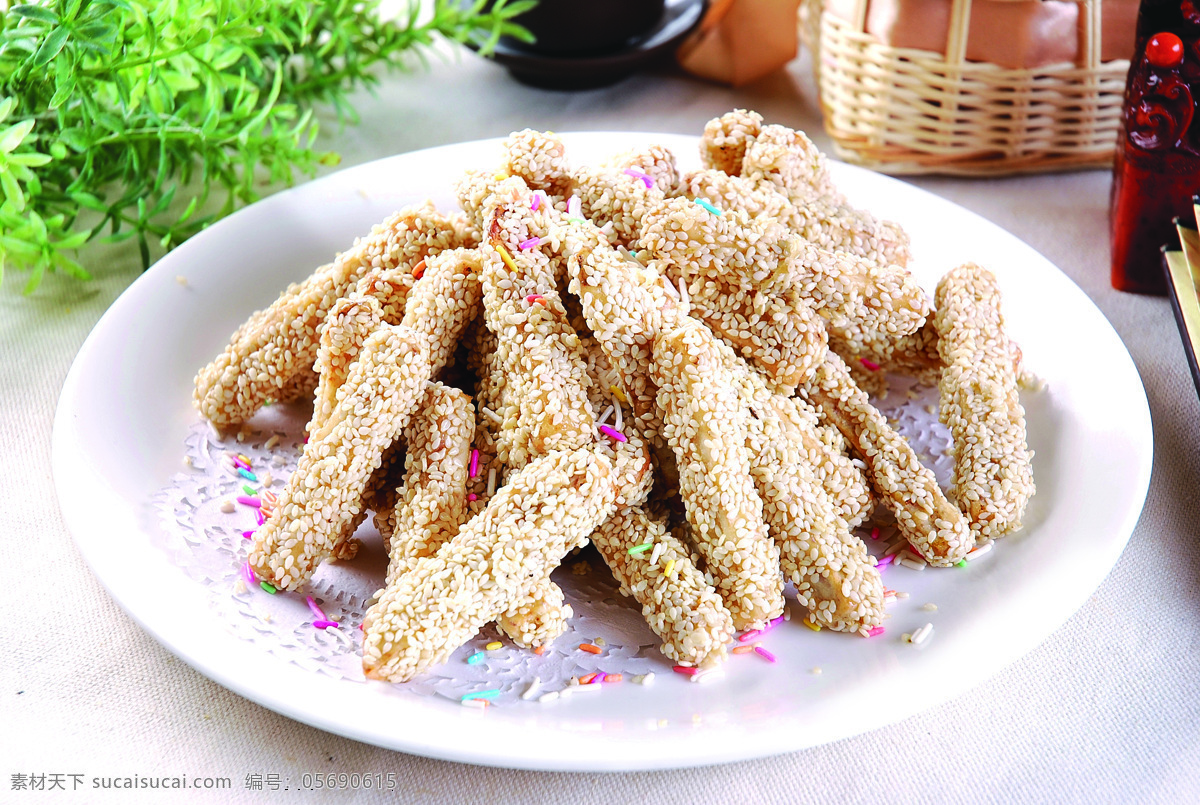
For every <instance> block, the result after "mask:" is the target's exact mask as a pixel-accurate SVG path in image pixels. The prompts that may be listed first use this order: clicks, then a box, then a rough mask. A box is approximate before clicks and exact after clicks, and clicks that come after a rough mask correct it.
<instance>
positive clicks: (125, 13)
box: [0, 0, 534, 293]
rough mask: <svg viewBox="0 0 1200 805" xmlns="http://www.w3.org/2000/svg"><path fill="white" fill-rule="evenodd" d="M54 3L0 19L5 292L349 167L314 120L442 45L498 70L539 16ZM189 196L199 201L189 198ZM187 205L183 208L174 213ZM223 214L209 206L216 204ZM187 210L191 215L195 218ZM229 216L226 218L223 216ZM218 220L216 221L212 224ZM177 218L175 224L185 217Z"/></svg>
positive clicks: (239, 1)
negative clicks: (484, 56)
mask: <svg viewBox="0 0 1200 805" xmlns="http://www.w3.org/2000/svg"><path fill="white" fill-rule="evenodd" d="M379 5H380V3H379V0H357V1H352V0H163V1H162V2H158V0H49V1H48V2H44V3H40V4H36V5H35V4H29V5H17V6H13V7H12V8H10V9H9V10H8V11H6V12H3V13H2V15H0V191H2V193H3V203H2V204H0V281H3V277H4V271H5V266H7V267H8V269H9V270H10V271H12V270H18V271H23V272H28V274H29V276H28V279H27V281H26V282H25V291H26V293H31V292H33V291H34V290H35V289H36V288H37V287H38V285H39V284H40V283H41V281H42V279H43V277H44V276H45V274H46V273H47V272H51V271H62V272H65V273H66V274H69V275H71V276H74V277H79V278H87V277H88V276H89V275H88V273H87V271H86V270H85V269H84V267H83V266H82V265H81V264H80V263H79V262H78V261H77V260H76V259H73V257H72V256H69V255H71V254H73V253H74V254H76V256H77V252H78V250H79V249H80V248H81V247H83V246H84V245H85V244H87V243H89V242H93V241H99V240H102V241H108V242H113V241H120V240H125V239H127V238H136V239H137V242H138V244H139V246H140V250H141V257H142V262H143V267H145V266H147V265H149V262H150V258H151V247H152V245H153V244H157V245H158V246H159V247H161V248H163V249H170V248H172V247H173V246H175V245H177V244H179V243H181V242H182V241H184V240H186V239H187V238H188V237H190V236H191V235H193V234H195V233H196V232H198V231H199V230H201V229H203V228H204V227H205V226H207V225H208V224H210V223H211V222H212V221H214V220H216V219H217V218H220V217H222V216H224V215H227V214H229V213H230V212H232V211H233V210H234V209H236V208H237V207H238V206H240V205H243V204H247V203H249V202H251V201H254V200H255V199H256V198H257V197H258V193H257V191H256V187H263V186H268V187H269V186H279V185H281V184H291V183H292V182H293V181H294V179H295V176H296V174H301V175H307V176H311V175H313V174H314V173H315V172H316V170H317V168H318V166H319V165H330V164H336V163H337V161H338V159H339V158H338V156H337V155H336V154H334V153H330V152H320V151H317V150H316V149H315V147H314V140H315V138H316V135H317V122H316V119H315V118H314V110H315V109H317V108H319V107H326V108H329V109H332V110H333V111H334V112H335V113H336V115H337V118H338V120H339V121H342V122H351V123H353V122H357V116H356V115H355V113H354V110H353V108H352V107H351V106H350V104H349V101H348V95H349V93H350V91H352V90H353V89H355V88H357V87H360V86H371V85H373V84H375V83H377V81H378V73H379V72H380V69H381V68H401V69H404V68H406V67H408V66H410V65H411V62H412V59H413V57H416V58H418V59H424V52H425V51H426V50H427V49H428V48H429V47H430V46H431V45H433V44H434V42H435V40H436V39H437V38H438V37H441V38H443V39H446V40H450V41H454V42H459V43H470V44H472V45H473V46H475V47H477V48H479V49H480V50H481V52H484V53H487V52H488V51H489V50H490V49H491V47H492V46H494V44H495V43H496V41H497V40H498V39H499V37H500V36H502V35H510V36H516V37H518V38H522V39H527V38H528V34H527V33H526V32H525V31H524V30H523V29H522V28H520V27H519V26H517V25H516V24H515V23H513V22H512V19H513V17H515V16H517V15H518V14H521V13H522V12H524V11H526V10H528V9H529V8H530V7H531V6H533V5H534V2H533V0H514V1H511V2H508V1H506V0H495V2H488V0H474V1H473V2H463V0H432V2H425V3H422V2H420V0H404V2H402V3H401V6H402V7H401V9H400V12H401V13H400V14H399V15H397V16H395V17H393V18H391V19H390V20H387V21H384V20H381V18H380V9H379ZM188 195H190V200H189V199H185V197H186V196H188ZM177 196H178V197H179V200H178V202H177V201H176V197H177ZM210 198H212V200H213V203H212V204H211V205H210V204H209V203H208V202H209V201H210ZM185 200H186V201H187V203H186V204H184V203H183V202H184V201H185ZM218 205H219V207H218ZM212 207H218V208H217V209H216V210H215V211H213V212H203V211H206V210H209V209H210V208H212ZM181 208H182V209H181Z"/></svg>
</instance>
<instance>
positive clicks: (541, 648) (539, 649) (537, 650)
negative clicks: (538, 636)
mask: <svg viewBox="0 0 1200 805" xmlns="http://www.w3.org/2000/svg"><path fill="white" fill-rule="evenodd" d="M533 653H534V654H536V655H538V656H539V657H540V656H542V655H543V654H545V653H546V647H545V646H535V647H534V649H533Z"/></svg>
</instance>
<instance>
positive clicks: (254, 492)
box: [242, 484, 258, 497]
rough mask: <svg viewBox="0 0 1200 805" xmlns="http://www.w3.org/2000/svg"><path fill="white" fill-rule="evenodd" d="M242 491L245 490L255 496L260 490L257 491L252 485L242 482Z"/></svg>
mask: <svg viewBox="0 0 1200 805" xmlns="http://www.w3.org/2000/svg"><path fill="white" fill-rule="evenodd" d="M242 491H243V492H245V493H246V494H247V495H249V496H250V497H254V496H255V495H257V494H258V492H257V491H255V490H254V489H253V488H252V487H249V486H246V485H245V484H242Z"/></svg>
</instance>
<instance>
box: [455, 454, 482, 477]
mask: <svg viewBox="0 0 1200 805" xmlns="http://www.w3.org/2000/svg"><path fill="white" fill-rule="evenodd" d="M459 466H462V465H459ZM478 474H479V451H478V450H472V451H471V477H472V478H474V477H475V476H476V475H478Z"/></svg>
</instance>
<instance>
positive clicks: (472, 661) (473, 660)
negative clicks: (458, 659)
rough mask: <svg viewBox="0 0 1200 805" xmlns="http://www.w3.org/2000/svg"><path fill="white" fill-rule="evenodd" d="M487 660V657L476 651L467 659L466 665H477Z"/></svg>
mask: <svg viewBox="0 0 1200 805" xmlns="http://www.w3.org/2000/svg"><path fill="white" fill-rule="evenodd" d="M486 659H487V655H486V654H484V653H483V652H482V651H476V652H475V653H474V654H472V655H471V656H470V657H467V665H478V664H479V663H481V662H483V661H484V660H486Z"/></svg>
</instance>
